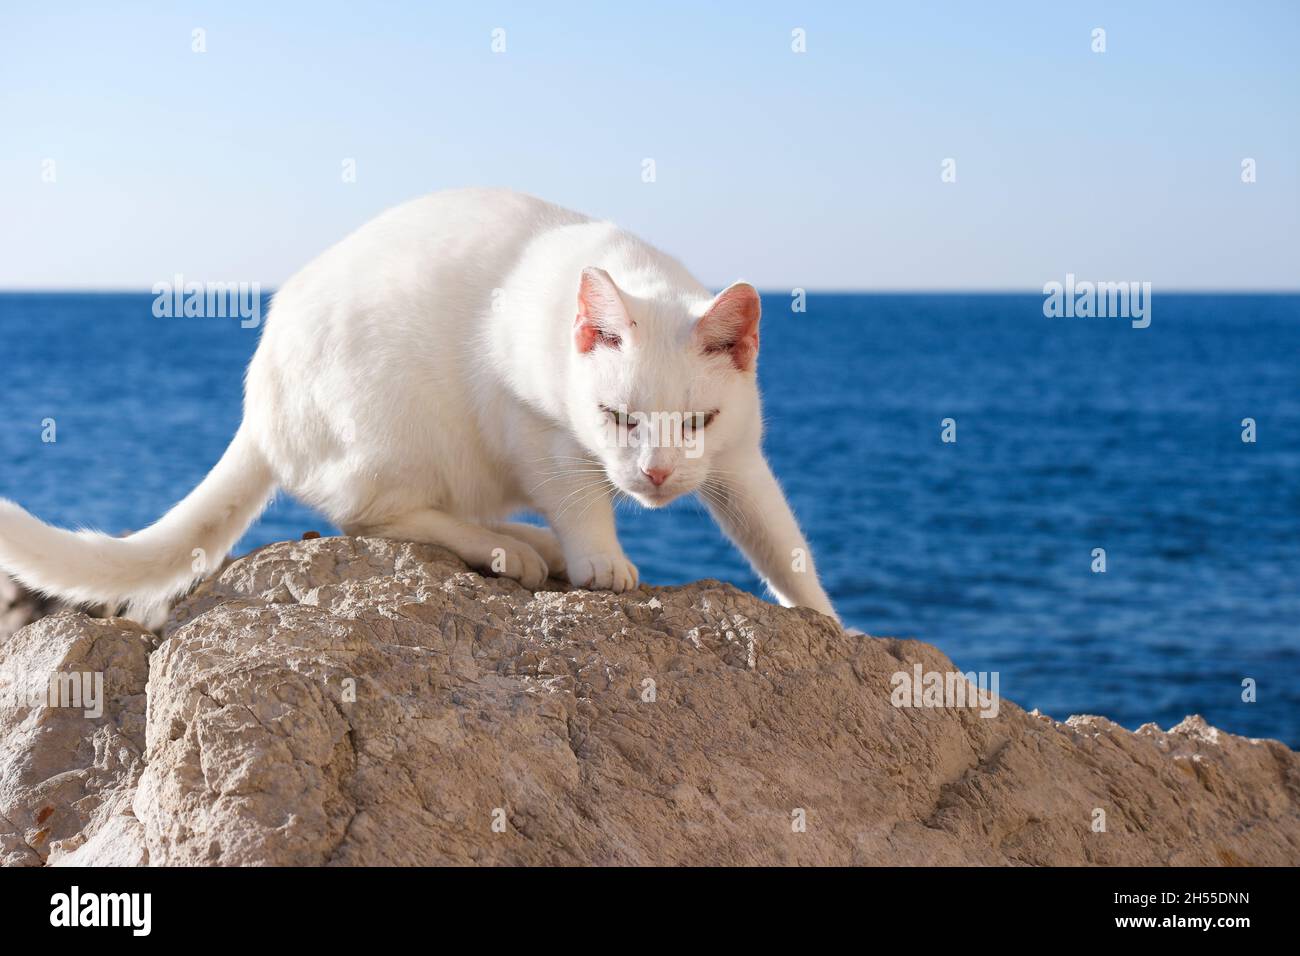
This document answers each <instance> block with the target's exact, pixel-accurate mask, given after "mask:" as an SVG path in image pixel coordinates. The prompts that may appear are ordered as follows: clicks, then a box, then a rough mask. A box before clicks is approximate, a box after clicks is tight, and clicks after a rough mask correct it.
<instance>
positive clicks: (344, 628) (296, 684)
mask: <svg viewBox="0 0 1300 956" xmlns="http://www.w3.org/2000/svg"><path fill="white" fill-rule="evenodd" d="M554 586H555V588H556V590H554V591H541V592H538V593H536V594H531V593H529V592H528V591H526V590H525V589H523V588H522V587H520V586H519V585H518V584H516V583H515V582H513V581H508V580H502V579H492V578H483V577H480V576H479V575H478V574H475V573H472V572H470V571H467V570H466V569H465V567H464V566H463V565H462V564H461V563H460V562H459V561H458V560H456V559H455V558H453V557H452V556H450V555H449V554H447V553H446V552H444V551H441V550H438V549H436V548H430V547H425V546H421V545H411V544H401V543H394V542H388V541H380V540H374V539H347V538H323V539H318V540H313V541H303V542H293V543H285V544H277V545H272V546H270V547H267V548H264V549H262V550H260V551H258V552H255V553H254V554H252V555H249V556H248V557H246V558H243V559H242V560H239V561H236V562H234V563H233V564H231V565H229V566H228V567H227V568H226V569H225V570H224V571H223V572H222V573H221V574H220V576H219V577H217V578H215V579H213V580H212V581H210V582H208V583H207V584H206V585H204V586H203V587H202V588H201V589H200V590H199V591H197V592H196V593H195V594H194V595H193V596H191V597H190V598H189V599H188V600H186V601H185V602H183V603H182V604H181V605H179V606H178V607H177V609H176V610H175V611H174V612H173V614H172V618H171V620H170V621H169V622H168V625H167V627H166V629H165V631H164V635H163V637H162V638H161V639H157V638H153V636H152V635H150V634H149V633H148V632H145V631H143V630H142V629H141V628H139V627H137V626H136V625H134V624H132V623H130V622H127V621H124V620H120V619H114V620H95V619H92V618H88V617H86V616H84V615H81V614H77V613H72V612H64V613H60V614H56V615H54V616H51V617H47V618H45V619H44V620H41V621H39V622H37V623H36V624H34V625H31V626H29V627H27V628H25V629H24V630H22V631H21V632H19V633H18V634H16V635H14V636H13V637H11V638H9V639H8V640H7V641H5V642H3V643H0V663H4V664H8V665H11V666H12V665H15V664H16V665H18V666H19V667H21V668H26V669H28V670H31V671H40V670H41V669H44V670H45V671H47V672H48V671H49V670H51V669H74V670H88V669H95V668H98V669H100V670H102V671H103V672H104V673H105V675H106V677H105V695H104V696H105V698H106V700H105V705H104V708H103V714H102V715H101V716H100V717H99V718H97V719H94V720H91V719H89V718H85V717H83V716H82V715H81V712H80V711H77V712H75V713H73V712H69V711H66V710H63V711H60V710H59V709H56V708H49V707H34V708H18V709H14V708H7V709H6V711H5V712H4V714H3V715H2V716H0V781H2V784H0V853H3V860H4V862H7V863H10V864H39V863H41V862H50V863H60V862H73V863H137V862H148V863H152V864H288V865H298V864H306V865H316V864H382V863H393V864H470V863H484V864H506V863H512V864H579V863H597V864H622V863H631V864H665V865H672V864H853V863H876V864H1087V863H1093V864H1163V863H1183V864H1212V865H1217V864H1242V863H1248V864H1296V863H1300V755H1297V754H1295V753H1293V752H1292V751H1291V750H1289V749H1288V748H1287V747H1285V746H1283V745H1282V744H1280V743H1277V742H1274V741H1264V740H1258V741H1257V740H1246V739H1244V738H1240V737H1235V736H1232V735H1230V734H1226V733H1221V732H1219V731H1216V730H1215V729H1213V728H1211V727H1208V726H1207V725H1206V724H1205V723H1204V722H1203V721H1202V720H1200V718H1195V717H1193V718H1188V719H1187V720H1185V721H1184V722H1183V723H1181V724H1179V725H1178V726H1177V727H1174V728H1173V729H1172V730H1170V731H1169V732H1168V733H1165V732H1161V731H1160V730H1159V729H1157V728H1155V727H1154V726H1147V727H1143V728H1141V729H1139V730H1138V731H1137V732H1136V733H1133V732H1129V731H1127V730H1124V729H1122V728H1120V727H1118V726H1116V725H1115V724H1113V723H1111V722H1110V721H1108V720H1105V719H1103V718H1098V717H1074V718H1071V719H1070V720H1068V721H1066V722H1065V723H1058V722H1056V721H1053V720H1051V719H1049V718H1046V717H1042V716H1038V715H1034V714H1027V713H1025V712H1024V711H1022V710H1021V709H1020V708H1018V707H1016V706H1015V705H1014V704H1011V703H1010V702H1008V701H1002V702H1001V707H1000V711H999V713H998V715H997V716H996V717H993V718H983V717H980V716H979V713H978V711H977V710H976V709H973V708H957V707H948V708H943V707H920V708H897V707H894V706H891V703H890V695H891V691H892V689H893V687H892V685H891V681H890V678H891V675H892V674H894V673H895V672H898V671H910V670H911V669H912V666H913V664H914V663H918V662H919V663H920V664H921V665H922V666H923V668H924V669H925V670H927V671H940V672H947V671H953V670H955V668H954V667H953V665H952V664H951V663H950V662H949V661H948V660H947V659H946V658H945V657H944V656H943V655H942V654H940V653H939V652H938V651H937V650H935V649H934V648H933V647H930V646H928V645H925V644H921V643H918V642H915V641H902V640H893V639H879V638H868V637H864V636H860V635H851V634H846V633H843V632H841V631H840V630H839V629H838V628H837V627H836V626H835V625H834V623H833V622H831V621H830V620H829V619H827V618H823V617H821V616H820V615H818V614H816V613H814V612H811V611H806V610H783V609H781V608H778V607H774V606H772V605H770V604H766V603H764V602H762V601H760V600H758V599H757V598H754V597H752V596H750V595H747V594H743V593H741V592H739V591H737V590H735V589H734V588H731V587H729V586H725V585H721V584H718V583H716V582H710V581H704V582H697V583H695V584H692V585H688V586H685V587H676V588H642V589H640V590H639V591H636V592H632V593H629V594H623V595H613V594H608V593H589V592H585V591H576V590H571V589H567V587H566V586H564V585H561V584H558V583H556V584H554ZM151 649H152V654H150V651H151ZM146 685H147V692H148V697H147V699H148V708H147V716H146V712H145V696H144V694H145V690H146ZM1099 809H1100V810H1103V811H1104V812H1105V823H1106V829H1105V832H1094V828H1093V825H1094V820H1096V819H1098V817H1097V815H1096V813H1095V811H1096V810H1099Z"/></svg>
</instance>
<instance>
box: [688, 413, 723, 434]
mask: <svg viewBox="0 0 1300 956" xmlns="http://www.w3.org/2000/svg"><path fill="white" fill-rule="evenodd" d="M717 417H718V412H717V410H716V409H715V410H713V411H711V412H695V413H694V414H693V415H687V416H686V419H685V420H684V421H683V422H682V427H683V428H684V429H686V430H687V431H694V430H695V429H696V428H708V427H709V425H711V424H712V423H713V420H714V419H715V418H717Z"/></svg>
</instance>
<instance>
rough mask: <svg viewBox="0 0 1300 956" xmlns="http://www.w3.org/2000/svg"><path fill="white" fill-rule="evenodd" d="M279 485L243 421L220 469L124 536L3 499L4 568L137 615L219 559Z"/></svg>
mask: <svg viewBox="0 0 1300 956" xmlns="http://www.w3.org/2000/svg"><path fill="white" fill-rule="evenodd" d="M274 491H275V477H274V475H273V474H272V472H271V468H270V466H269V465H268V464H267V461H266V459H265V458H264V457H263V456H262V454H261V452H260V451H258V449H257V447H256V445H255V444H254V442H253V440H252V438H251V437H250V436H249V434H248V431H247V428H246V427H241V428H240V429H239V431H238V432H237V433H236V434H235V438H234V440H233V441H232V442H231V443H230V447H229V448H227V449H226V453H225V454H224V455H222V456H221V460H220V461H219V462H217V465H216V467H215V468H213V469H212V471H210V472H208V476H207V477H206V478H204V479H203V481H202V482H200V483H199V486H198V487H197V488H195V489H194V490H193V491H191V492H190V493H189V494H188V495H186V496H185V498H184V499H183V500H182V501H181V502H180V504H178V505H176V506H175V507H174V508H172V509H171V511H169V512H167V514H165V515H163V517H162V518H160V519H159V520H158V521H157V522H156V523H154V524H152V525H150V526H149V527H148V528H145V529H144V530H143V531H138V532H136V533H135V534H132V535H128V536H126V537H124V538H114V537H112V536H111V535H107V534H103V533H101V532H98V531H64V530H63V529H61V528H54V527H51V526H50V525H47V524H45V523H44V522H42V521H38V520H37V519H36V518H33V517H32V516H31V515H30V514H28V513H27V512H26V511H24V510H23V509H22V508H20V507H19V506H18V505H16V504H14V503H13V502H12V501H6V500H5V499H3V498H0V570H3V571H8V572H9V573H10V574H11V575H13V577H14V578H15V579H16V580H17V581H19V582H20V583H21V584H23V585H24V586H25V587H27V588H29V589H31V590H33V591H38V592H41V593H43V594H48V595H52V596H54V597H58V598H62V599H64V600H66V601H69V602H72V603H77V604H107V605H109V606H110V609H111V610H113V611H116V610H117V609H118V608H119V607H120V606H121V605H123V604H125V605H126V606H127V611H126V613H127V615H128V616H129V617H132V618H135V619H136V620H139V621H154V622H156V621H157V620H158V617H159V615H160V612H163V611H165V610H166V607H167V605H168V603H169V602H170V601H171V600H172V599H174V598H175V597H177V596H178V595H180V594H182V593H183V592H184V591H185V590H186V589H188V588H189V586H190V585H191V584H192V583H193V582H194V581H195V580H197V579H198V578H200V577H202V576H203V575H205V574H208V573H209V572H211V571H213V570H215V569H216V568H218V567H220V566H221V562H222V560H223V559H224V558H225V556H226V554H227V553H228V552H229V551H230V549H231V548H233V547H234V546H235V542H236V541H238V540H239V537H240V535H242V534H243V533H244V531H245V530H246V529H247V528H248V526H249V525H250V524H252V523H253V521H254V520H256V518H257V516H258V515H259V514H261V513H262V511H263V509H265V508H266V506H267V504H268V503H269V502H270V498H271V495H272V494H273V493H274Z"/></svg>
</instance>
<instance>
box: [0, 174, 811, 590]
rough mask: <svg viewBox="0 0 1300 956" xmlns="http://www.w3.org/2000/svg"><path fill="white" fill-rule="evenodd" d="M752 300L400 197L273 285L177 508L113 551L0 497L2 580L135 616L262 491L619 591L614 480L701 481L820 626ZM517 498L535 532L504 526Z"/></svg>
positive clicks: (592, 230)
mask: <svg viewBox="0 0 1300 956" xmlns="http://www.w3.org/2000/svg"><path fill="white" fill-rule="evenodd" d="M758 309H759V307H758V296H757V293H755V292H754V290H753V288H752V287H750V286H748V285H746V284H744V283H737V284H736V285H733V286H731V287H730V288H729V289H727V290H725V291H724V292H723V293H721V294H719V295H718V296H714V295H711V294H710V293H709V292H708V291H707V290H706V289H705V288H704V287H703V286H702V285H700V283H699V282H697V281H695V279H693V278H692V277H691V275H690V274H689V273H688V272H687V271H686V270H685V269H684V268H683V267H682V266H681V265H680V264H679V263H678V262H676V261H675V260H674V259H672V258H670V257H669V256H666V255H664V254H663V253H661V252H659V251H657V250H655V249H653V248H651V247H650V246H649V245H647V244H646V243H644V242H642V241H640V240H638V239H637V238H635V237H633V236H631V235H629V234H628V233H626V232H623V231H622V230H620V229H618V228H616V227H615V226H613V225H611V224H609V223H606V222H595V221H592V220H589V219H588V218H586V217H585V216H582V215H579V214H577V213H573V212H569V211H567V210H564V209H561V208H559V207H557V206H554V205H551V204H549V203H546V202H542V201H541V200H538V199H534V198H532V197H529V196H524V195H520V194H518V193H514V192H510V191H507V190H486V189H472V190H457V191H451V192H443V193H436V194H433V195H431V196H426V197H424V198H421V199H417V200H415V201H413V202H409V203H406V204H405V205H402V206H399V207H397V208H395V209H392V210H390V211H388V212H386V213H384V214H383V215H381V216H379V217H378V218H377V219H375V220H373V221H371V222H370V223H368V224H367V225H365V226H363V227H362V228H361V229H359V230H357V231H356V232H355V233H353V234H352V235H351V236H349V237H347V238H346V239H344V240H343V241H342V242H340V243H338V244H337V245H335V246H334V247H333V248H331V249H329V250H327V251H326V252H325V253H324V254H322V255H321V256H319V257H318V258H317V259H316V260H315V261H313V262H311V263H310V264H309V265H307V266H306V268H304V269H303V270H302V271H301V272H299V273H298V274H297V275H295V276H294V277H293V278H291V279H290V280H289V281H288V282H287V283H285V285H284V286H283V287H282V288H281V289H280V290H279V292H278V293H277V294H276V296H275V299H274V303H273V306H272V308H271V310H270V313H269V315H268V317H267V321H266V324H265V329H264V330H263V334H262V340H261V343H260V344H259V346H258V349H257V353H256V355H255V356H254V357H253V360H252V362H251V364H250V366H249V369H248V376H247V381H246V388H245V400H244V421H243V424H242V425H241V426H240V428H239V430H238V432H237V433H236V435H235V437H234V440H233V441H232V442H231V444H230V447H229V448H228V449H227V451H226V453H225V455H224V456H223V457H222V458H221V460H220V461H219V462H218V463H217V465H216V467H215V468H213V470H212V471H211V473H209V474H208V476H207V477H206V478H205V479H204V480H203V482H202V483H201V484H200V485H199V486H198V487H197V488H195V489H194V491H192V492H191V493H190V494H189V495H188V496H187V497H186V498H185V499H184V500H183V501H181V502H180V504H178V505H176V506H175V507H174V508H173V509H172V510H171V511H169V512H168V513H167V514H166V515H165V516H164V517H163V518H162V519H160V520H159V521H158V522H157V523H156V524H154V525H152V526H151V527H149V528H146V529H145V530H143V531H140V532H138V533H136V534H132V535H130V536H128V537H125V538H113V537H110V536H108V535H104V534H101V533H98V532H93V531H78V532H71V531H64V530H60V529H57V528H53V527H51V526H49V525H46V524H43V523H42V522H40V521H38V520H37V519H35V518H33V517H32V516H31V515H29V514H28V513H27V512H26V511H24V510H23V509H22V508H20V507H18V506H17V505H16V504H14V503H13V502H10V501H5V500H0V568H3V569H5V570H7V571H8V572H10V573H11V574H12V575H13V576H14V577H15V578H17V579H18V580H19V581H21V582H22V583H23V584H25V585H27V586H28V587H29V588H33V589H35V590H38V591H42V592H45V593H48V594H54V595H57V596H60V597H63V598H65V599H68V600H71V601H75V602H86V603H110V604H119V603H122V602H128V603H129V607H130V612H131V613H133V614H135V615H137V616H152V615H156V614H157V612H158V611H159V609H160V608H164V607H165V606H166V603H167V602H168V601H169V600H171V599H172V598H174V597H175V596H176V595H178V594H179V593H181V592H183V591H184V590H185V589H186V588H188V587H189V586H190V585H191V584H192V583H193V581H194V580H195V579H197V578H199V577H201V576H202V575H204V574H207V573H209V572H211V571H212V570H214V569H215V568H217V567H218V566H219V565H220V564H221V561H222V559H223V558H224V557H225V555H226V554H227V552H228V551H229V550H230V549H231V548H232V547H233V546H234V544H235V542H236V541H237V540H238V539H239V537H240V535H242V533H243V532H244V530H245V529H246V528H247V527H248V526H249V525H250V524H251V523H252V522H253V521H254V520H255V519H256V518H257V516H258V515H259V514H260V513H261V511H262V509H263V508H264V506H265V505H266V503H267V502H268V500H269V499H270V497H271V495H272V494H273V493H274V491H275V490H276V489H277V488H281V489H284V490H286V491H287V492H289V493H291V494H293V495H294V496H295V497H297V498H299V499H300V500H302V501H304V502H306V503H307V504H309V505H311V506H313V507H315V508H317V509H319V510H320V511H321V512H323V513H324V514H325V515H326V516H327V517H328V518H330V519H331V520H332V521H333V522H335V523H336V524H337V525H338V526H339V527H341V528H342V529H344V531H345V532H347V533H350V534H369V535H377V536H382V537H389V538H397V539H404V540H414V541H423V542H429V543H432V544H438V545H442V546H444V547H446V548H449V549H450V550H452V551H454V552H455V553H457V554H458V555H460V556H461V557H462V558H463V559H464V560H465V561H466V562H468V563H469V564H470V565H472V566H474V567H477V568H482V569H485V570H491V571H496V572H497V573H500V574H504V575H506V576H509V577H512V578H515V579H517V580H519V581H520V582H521V583H522V584H523V585H525V586H526V587H530V588H536V587H538V586H540V585H541V584H542V583H543V581H545V579H546V577H547V575H548V572H549V573H551V574H567V576H568V578H569V579H570V580H571V581H573V582H574V583H576V584H580V585H586V586H589V587H593V588H603V589H612V590H614V591H624V590H627V589H629V588H634V587H636V586H637V569H636V568H635V567H634V566H633V565H632V563H631V562H630V561H629V560H628V559H627V557H626V556H625V555H624V553H623V549H622V548H621V547H620V545H619V541H618V537H617V535H616V533H615V529H614V515H613V507H612V501H611V498H612V495H611V492H612V490H613V489H614V488H617V489H618V490H619V491H621V492H623V493H624V494H626V495H628V496H630V497H632V498H635V499H637V500H639V501H640V502H641V503H642V504H645V505H648V506H650V507H656V506H659V505H662V504H664V503H666V502H667V501H669V500H671V499H672V498H675V497H677V496H679V495H682V494H686V493H689V492H692V491H700V493H701V497H702V499H703V500H704V502H705V504H706V505H707V506H708V507H709V509H710V510H711V511H712V513H713V515H714V516H715V518H716V519H717V520H718V522H719V523H720V525H721V526H722V528H723V529H724V530H725V531H726V533H727V534H728V535H729V536H730V537H731V538H732V539H733V540H734V541H735V542H736V544H737V545H739V547H740V549H741V550H742V551H743V552H744V553H745V554H746V555H747V556H748V558H749V560H750V561H751V563H752V564H753V566H754V567H755V569H756V570H757V571H758V573H759V574H760V575H761V576H762V577H763V579H764V580H765V581H766V582H767V584H768V586H769V587H770V588H771V589H772V591H773V593H774V594H775V595H776V597H777V598H778V599H779V600H780V601H781V603H783V604H786V605H802V606H806V607H811V608H815V609H816V610H818V611H821V612H823V613H825V614H830V615H834V613H835V612H834V610H833V608H832V606H831V602H830V600H829V599H828V598H827V596H826V593H825V592H824V591H823V590H822V587H821V585H820V584H819V582H818V579H817V574H816V571H815V570H814V567H813V563H812V558H811V555H810V554H809V551H808V545H807V543H806V542H805V541H804V538H803V535H802V534H801V533H800V531H799V527H798V525H797V524H796V522H795V519H794V516H793V515H792V514H791V511H790V508H789V506H788V505H787V503H786V500H785V496H784V495H783V494H782V492H781V489H780V487H779V486H778V485H777V482H776V480H775V479H774V478H773V476H772V472H771V470H770V468H769V467H768V464H767V462H766V460H765V459H764V457H763V454H762V451H761V448H760V439H761V432H762V417H761V410H760V404H759V393H758V387H757V382H756V376H755V372H754V363H755V360H756V353H757V345H758ZM602 406H603V407H604V408H608V409H614V410H616V411H618V410H620V408H621V409H624V410H626V411H628V412H630V413H632V414H633V417H632V418H631V419H630V420H625V423H626V424H627V425H631V424H633V423H635V422H637V421H638V419H637V418H636V417H635V413H637V412H642V413H654V412H668V413H671V412H681V413H708V412H713V411H715V410H716V412H717V415H716V417H715V418H714V419H713V420H712V421H711V422H710V423H709V424H708V425H707V426H705V427H702V428H699V429H697V430H696V431H694V432H690V431H686V430H684V429H677V430H674V429H673V428H672V427H670V425H671V422H672V419H671V418H664V419H662V421H661V424H662V425H663V427H659V428H657V429H652V428H650V427H649V426H648V425H647V424H645V422H646V421H647V419H640V421H642V424H639V425H637V426H636V427H635V428H634V429H632V431H631V432H628V431H627V429H626V428H625V429H624V431H623V433H622V435H620V426H619V424H618V422H617V420H616V416H611V415H610V414H609V413H607V412H606V411H604V410H602ZM688 420H689V419H688ZM695 421H697V422H698V421H699V420H698V419H696V420H695ZM637 433H640V434H639V437H640V440H639V442H638V441H636V440H628V438H629V436H630V435H636V434H637ZM697 451H698V452H699V453H698V454H695V452H697ZM669 470H671V474H670V475H668V477H667V478H666V480H663V483H662V485H660V486H658V487H657V486H656V485H655V484H654V482H653V480H652V478H651V476H654V477H656V478H660V479H662V478H663V476H664V474H665V473H666V472H668V471H669ZM521 509H529V510H533V511H536V512H538V513H540V514H541V515H543V516H544V517H545V518H546V520H547V521H548V523H549V525H550V529H549V530H548V529H543V528H537V527H534V526H529V525H523V524H507V523H505V519H506V518H507V517H508V516H509V515H510V514H511V513H513V512H517V511H519V510H521Z"/></svg>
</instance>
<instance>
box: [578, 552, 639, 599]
mask: <svg viewBox="0 0 1300 956" xmlns="http://www.w3.org/2000/svg"><path fill="white" fill-rule="evenodd" d="M568 565H569V567H568V574H569V580H570V581H571V582H573V583H574V584H576V585H577V586H578V587H580V588H590V589H591V590H593V591H613V592H614V593H615V594H621V593H622V592H624V591H631V590H632V589H633V588H635V587H636V585H637V581H638V580H640V576H639V575H638V573H637V570H636V565H635V564H633V563H632V562H631V561H629V560H628V559H627V557H626V556H625V555H624V554H622V553H621V552H617V551H615V552H608V551H607V552H601V553H599V554H584V555H582V556H580V557H577V558H574V559H572V560H570V561H569V562H568Z"/></svg>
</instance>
